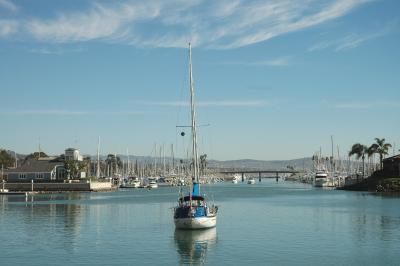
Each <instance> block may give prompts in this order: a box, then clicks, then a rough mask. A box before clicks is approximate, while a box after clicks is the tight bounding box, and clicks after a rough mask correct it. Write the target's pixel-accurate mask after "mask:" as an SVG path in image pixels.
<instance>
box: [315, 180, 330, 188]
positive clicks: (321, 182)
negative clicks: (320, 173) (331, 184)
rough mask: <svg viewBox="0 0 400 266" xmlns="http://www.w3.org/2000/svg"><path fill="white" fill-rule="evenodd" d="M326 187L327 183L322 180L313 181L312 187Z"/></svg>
mask: <svg viewBox="0 0 400 266" xmlns="http://www.w3.org/2000/svg"><path fill="white" fill-rule="evenodd" d="M326 186H328V181H327V180H326V179H324V178H321V179H317V180H315V181H314V187H326Z"/></svg>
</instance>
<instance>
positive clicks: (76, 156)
mask: <svg viewBox="0 0 400 266" xmlns="http://www.w3.org/2000/svg"><path fill="white" fill-rule="evenodd" d="M65 160H66V161H79V162H81V161H83V156H82V155H81V154H80V152H79V150H78V149H75V148H68V149H66V150H65Z"/></svg>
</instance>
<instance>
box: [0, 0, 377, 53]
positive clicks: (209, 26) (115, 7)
mask: <svg viewBox="0 0 400 266" xmlns="http://www.w3.org/2000/svg"><path fill="white" fill-rule="evenodd" d="M3 1H4V0H3ZM371 1H374V0H298V1H291V0H271V1H256V0H253V1H243V0H233V1H232V0H220V1H211V0H206V1H202V0H195V1H184V0H171V1H162V0H148V1H133V0H125V1H113V2H111V1H106V2H101V3H100V2H93V3H92V4H90V6H89V8H87V9H86V10H84V9H82V8H81V9H78V10H76V11H68V12H65V11H64V12H63V10H57V11H56V12H55V14H56V15H55V17H52V18H42V17H35V16H32V17H31V18H28V19H22V20H21V21H22V22H23V24H24V27H23V29H24V30H21V31H23V32H22V33H25V34H26V35H27V36H33V37H34V38H35V39H36V40H38V41H41V42H49V43H74V42H85V41H92V40H99V41H106V42H121V43H126V44H131V45H135V46H145V47H186V45H187V42H189V41H191V42H192V43H193V45H195V46H203V47H207V48H211V49H232V48H238V47H243V46H247V45H251V44H255V43H259V42H263V41H267V40H269V39H271V38H274V37H277V36H280V35H283V34H287V33H290V32H295V31H299V30H303V29H307V28H310V27H313V26H316V25H319V24H322V23H325V22H327V21H331V20H334V19H337V18H340V17H342V16H344V15H346V14H348V13H349V12H351V11H352V10H354V9H356V8H357V7H359V6H361V5H363V4H365V3H367V2H371ZM7 2H8V1H7ZM149 28H151V30H149Z"/></svg>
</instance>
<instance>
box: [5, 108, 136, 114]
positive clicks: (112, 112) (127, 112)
mask: <svg viewBox="0 0 400 266" xmlns="http://www.w3.org/2000/svg"><path fill="white" fill-rule="evenodd" d="M140 114H143V112H142V111H109V112H104V111H72V110H62V109H60V110H58V109H47V110H46V109H41V110H39V109H37V110H12V111H0V115H16V116H85V115H140Z"/></svg>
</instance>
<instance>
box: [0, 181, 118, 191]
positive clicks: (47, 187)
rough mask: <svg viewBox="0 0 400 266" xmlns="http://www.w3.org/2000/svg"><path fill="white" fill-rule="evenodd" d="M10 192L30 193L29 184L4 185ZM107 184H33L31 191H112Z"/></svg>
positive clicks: (109, 184)
mask: <svg viewBox="0 0 400 266" xmlns="http://www.w3.org/2000/svg"><path fill="white" fill-rule="evenodd" d="M5 188H6V189H8V190H10V191H32V184H31V183H6V184H5ZM113 189H114V187H112V185H111V183H109V182H91V183H34V184H33V191H108V190H113Z"/></svg>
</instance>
